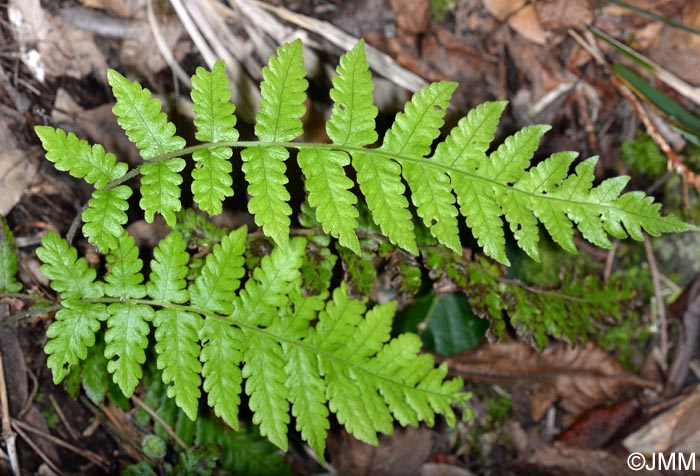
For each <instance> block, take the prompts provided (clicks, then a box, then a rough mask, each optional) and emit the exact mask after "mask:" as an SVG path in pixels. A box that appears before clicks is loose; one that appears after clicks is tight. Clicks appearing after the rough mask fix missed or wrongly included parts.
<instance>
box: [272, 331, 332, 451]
mask: <svg viewBox="0 0 700 476" xmlns="http://www.w3.org/2000/svg"><path fill="white" fill-rule="evenodd" d="M282 347H283V349H284V351H285V354H284V360H285V362H286V363H285V367H284V371H285V373H286V375H287V379H286V381H285V387H286V388H287V389H288V392H289V395H288V398H289V401H290V402H291V404H292V415H294V417H295V418H296V429H297V430H298V431H299V432H300V433H301V436H302V438H303V439H304V440H305V441H307V442H308V443H309V446H311V449H313V450H314V453H315V454H316V455H318V456H319V457H321V458H323V453H324V450H325V447H326V435H327V434H328V429H329V428H330V423H329V422H328V415H329V413H328V407H327V406H326V397H325V388H326V385H325V383H324V381H323V378H321V376H320V375H319V374H318V357H317V355H316V354H315V353H314V352H312V351H310V350H309V349H306V348H303V347H296V346H291V345H287V346H285V345H284V344H282Z"/></svg>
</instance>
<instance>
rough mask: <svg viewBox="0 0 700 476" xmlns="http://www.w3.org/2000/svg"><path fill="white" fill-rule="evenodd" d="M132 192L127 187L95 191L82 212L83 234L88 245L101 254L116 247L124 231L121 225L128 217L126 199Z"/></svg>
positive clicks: (121, 186) (120, 186)
mask: <svg viewBox="0 0 700 476" xmlns="http://www.w3.org/2000/svg"><path fill="white" fill-rule="evenodd" d="M131 193H132V190H131V188H130V187H128V186H127V185H119V186H117V187H114V188H111V189H106V190H95V191H94V192H93V194H92V198H90V200H88V207H87V208H86V209H85V211H84V212H83V216H82V218H83V222H84V225H83V233H84V234H85V237H86V238H87V239H88V241H89V242H90V243H92V244H93V245H95V246H97V249H99V250H100V251H101V252H103V253H107V252H109V250H111V249H114V248H116V247H117V246H118V240H119V237H120V236H122V235H123V234H124V233H125V231H124V227H123V225H124V224H125V223H126V222H127V220H128V217H127V215H126V210H128V209H129V203H128V202H127V199H128V198H129V197H130V196H131Z"/></svg>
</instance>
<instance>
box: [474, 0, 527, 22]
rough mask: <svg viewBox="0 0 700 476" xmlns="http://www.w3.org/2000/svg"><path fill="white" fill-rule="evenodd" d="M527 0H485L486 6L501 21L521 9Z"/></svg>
mask: <svg viewBox="0 0 700 476" xmlns="http://www.w3.org/2000/svg"><path fill="white" fill-rule="evenodd" d="M525 1H526V0H483V2H484V7H486V9H487V10H488V11H489V13H491V15H493V16H495V17H496V18H498V19H499V20H501V21H505V20H506V19H507V18H508V17H509V16H510V15H512V14H513V13H515V12H517V11H518V10H520V9H521V8H522V7H523V5H525Z"/></svg>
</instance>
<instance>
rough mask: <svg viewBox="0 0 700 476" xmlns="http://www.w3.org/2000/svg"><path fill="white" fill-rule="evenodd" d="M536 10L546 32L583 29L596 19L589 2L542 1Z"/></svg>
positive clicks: (538, 3) (582, 0)
mask: <svg viewBox="0 0 700 476" xmlns="http://www.w3.org/2000/svg"><path fill="white" fill-rule="evenodd" d="M535 8H536V10H537V16H538V18H539V19H540V25H541V26H542V28H544V29H545V30H566V29H567V28H582V27H584V26H588V25H590V24H591V23H592V22H593V19H594V18H595V15H594V14H593V7H592V5H591V4H590V2H589V1H588V0H540V1H538V2H536V3H535Z"/></svg>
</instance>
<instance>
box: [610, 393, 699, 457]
mask: <svg viewBox="0 0 700 476" xmlns="http://www.w3.org/2000/svg"><path fill="white" fill-rule="evenodd" d="M699 439H700V388H698V389H696V390H695V391H694V392H693V393H691V394H690V395H688V396H687V397H686V398H685V399H683V401H681V402H680V403H678V404H677V405H674V406H673V407H671V408H669V409H668V410H666V411H665V412H663V413H662V414H661V415H658V416H656V417H654V418H653V419H652V420H651V421H650V422H648V423H647V424H646V425H644V426H643V427H641V428H640V429H639V430H637V431H636V432H634V433H632V434H631V435H629V436H628V437H627V438H625V440H624V441H623V442H622V444H623V445H624V446H625V448H627V449H628V450H629V451H631V452H634V451H638V452H640V453H645V454H647V453H657V452H662V451H679V452H680V451H685V450H690V451H697V448H698V447H697V446H691V444H692V445H695V444H696V443H697V442H698V440H699Z"/></svg>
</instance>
